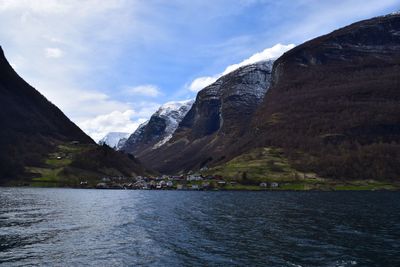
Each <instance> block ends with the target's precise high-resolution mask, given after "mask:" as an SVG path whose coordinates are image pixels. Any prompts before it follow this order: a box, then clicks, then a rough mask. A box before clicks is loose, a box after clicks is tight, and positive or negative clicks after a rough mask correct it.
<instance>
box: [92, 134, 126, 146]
mask: <svg viewBox="0 0 400 267" xmlns="http://www.w3.org/2000/svg"><path fill="white" fill-rule="evenodd" d="M128 137H129V133H121V132H111V133H108V134H107V135H106V136H104V137H103V138H102V139H101V140H100V141H99V145H103V144H106V145H108V146H109V147H111V148H113V149H115V150H120V149H121V148H122V147H123V146H124V145H125V142H126V141H127V140H128Z"/></svg>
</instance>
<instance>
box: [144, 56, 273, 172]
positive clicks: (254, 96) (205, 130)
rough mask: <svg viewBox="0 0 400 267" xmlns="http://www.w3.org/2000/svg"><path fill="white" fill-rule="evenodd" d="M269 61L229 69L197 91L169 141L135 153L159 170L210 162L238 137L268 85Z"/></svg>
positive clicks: (165, 170) (173, 169) (196, 166)
mask: <svg viewBox="0 0 400 267" xmlns="http://www.w3.org/2000/svg"><path fill="white" fill-rule="evenodd" d="M272 64H273V62H272V61H264V62H259V63H256V64H252V65H248V66H244V67H241V68H239V69H238V70H236V71H233V72H231V73H229V74H227V75H225V76H223V77H221V78H220V79H218V80H217V81H216V82H215V83H213V84H212V85H210V86H208V87H206V88H204V89H203V90H201V91H200V92H199V93H198V95H197V97H196V101H195V102H194V104H193V106H192V108H191V109H190V111H189V112H188V113H187V115H186V116H185V117H184V118H183V120H182V122H181V123H180V124H179V127H178V128H177V130H176V131H175V133H174V135H173V136H172V138H171V140H169V141H168V142H166V143H165V144H164V145H162V146H160V147H159V148H157V149H154V150H152V151H149V152H148V153H143V154H140V155H138V156H139V158H140V159H141V160H142V161H143V162H144V163H145V164H147V165H148V166H149V167H151V168H155V169H157V170H159V171H162V172H177V171H180V170H190V169H192V168H198V167H201V166H204V165H207V164H209V163H210V162H213V161H214V160H216V159H218V158H219V157H221V155H222V154H223V151H225V149H226V147H227V146H229V145H230V144H231V143H232V142H235V139H236V138H237V137H239V136H240V135H241V134H243V132H245V131H246V128H247V127H248V125H249V122H250V121H251V118H252V115H253V114H254V112H255V111H256V109H257V107H258V105H259V104H260V103H261V102H262V100H263V97H264V95H265V93H266V91H267V90H268V88H269V85H270V79H271V70H272Z"/></svg>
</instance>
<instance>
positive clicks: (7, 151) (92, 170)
mask: <svg viewBox="0 0 400 267" xmlns="http://www.w3.org/2000/svg"><path fill="white" fill-rule="evenodd" d="M0 125H1V130H0V184H2V183H6V182H8V181H15V180H16V179H17V180H19V179H22V178H23V179H28V178H35V177H36V178H35V179H41V178H43V179H59V178H60V177H61V174H62V173H63V171H64V170H65V169H66V168H67V167H68V168H69V167H71V168H69V176H68V175H64V176H63V177H62V178H63V179H64V178H65V179H67V178H68V177H72V176H73V177H75V178H74V179H75V180H78V179H80V178H79V176H81V174H82V173H85V175H86V174H87V175H88V176H90V177H96V176H99V175H105V174H107V170H106V169H102V168H106V167H108V170H113V173H119V174H125V175H127V174H130V173H135V172H138V173H139V172H141V173H142V172H143V168H142V167H141V165H140V163H139V162H138V161H137V160H136V159H134V158H132V157H131V156H130V157H128V155H122V154H121V155H119V154H118V155H116V154H114V153H117V152H113V151H108V150H107V149H106V148H103V147H99V146H97V145H96V144H95V142H94V141H93V140H92V139H91V138H90V137H89V136H87V135H86V134H85V133H84V132H83V131H82V130H81V129H79V127H77V126H76V125H75V124H74V123H73V122H71V121H70V120H69V119H68V118H67V117H66V116H65V115H64V114H63V113H62V111H61V110H60V109H58V108H57V107H56V106H55V105H54V104H52V103H51V102H49V101H48V100H47V99H46V98H45V97H44V96H43V95H41V94H40V93H39V92H38V91H36V90H35V89H34V88H33V87H32V86H30V85H29V84H28V83H27V82H25V81H24V80H23V79H22V78H21V77H20V76H19V75H18V74H17V73H16V72H15V71H14V70H13V68H12V67H11V66H10V64H9V63H8V61H7V59H6V57H5V55H4V52H3V50H2V49H1V47H0ZM82 154H86V157H85V161H83V160H82V159H83V158H81V157H80V156H81V155H82ZM112 155H115V157H116V158H120V159H121V160H120V162H123V163H118V164H116V163H115V162H113V161H112V160H111V159H110V158H111V157H112ZM92 156H93V157H95V158H97V159H100V158H102V159H103V163H104V165H105V166H104V167H103V166H97V167H95V165H94V164H92V163H93V162H91V159H93V158H92ZM56 159H59V160H56ZM93 161H94V160H93ZM70 164H72V165H74V164H75V165H79V166H80V168H77V167H72V166H70ZM122 165H124V166H122ZM85 166H86V167H85ZM59 174H60V177H59V176H58V175H59ZM44 176H46V177H44ZM60 179H61V178H60ZM28 181H30V180H29V179H28ZM75 182H76V181H75Z"/></svg>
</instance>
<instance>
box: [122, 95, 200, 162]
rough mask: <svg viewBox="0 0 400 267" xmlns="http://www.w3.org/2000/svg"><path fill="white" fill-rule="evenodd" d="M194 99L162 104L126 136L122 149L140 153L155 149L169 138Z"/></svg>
mask: <svg viewBox="0 0 400 267" xmlns="http://www.w3.org/2000/svg"><path fill="white" fill-rule="evenodd" d="M193 102H194V100H184V101H175V102H168V103H165V104H164V105H162V106H161V107H160V108H159V109H158V110H157V111H156V112H155V113H154V114H153V115H152V116H151V118H150V120H148V121H147V122H145V123H143V124H141V125H140V126H139V127H138V128H137V130H136V131H135V132H134V133H133V134H132V135H131V136H130V137H129V138H128V140H127V141H126V143H125V145H124V146H123V147H122V150H124V151H126V152H130V153H133V154H140V153H141V152H142V151H144V150H147V149H155V148H157V147H159V146H161V145H163V144H165V143H166V142H168V140H169V139H171V137H172V134H173V133H174V132H175V130H176V129H177V128H178V126H179V123H180V122H181V121H182V119H183V118H184V117H185V115H186V114H187V112H188V111H189V110H190V108H191V107H192V105H193Z"/></svg>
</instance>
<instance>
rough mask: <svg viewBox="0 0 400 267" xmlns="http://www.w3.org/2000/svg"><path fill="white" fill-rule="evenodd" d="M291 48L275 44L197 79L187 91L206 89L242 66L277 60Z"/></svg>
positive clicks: (291, 45) (292, 45)
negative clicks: (221, 69)
mask: <svg viewBox="0 0 400 267" xmlns="http://www.w3.org/2000/svg"><path fill="white" fill-rule="evenodd" d="M293 47H295V45H294V44H288V45H283V44H276V45H274V46H273V47H271V48H266V49H264V50H263V51H261V52H259V53H255V54H254V55H252V56H251V57H249V58H247V59H245V60H243V61H242V62H240V63H237V64H233V65H229V66H228V67H226V69H225V70H224V71H223V72H222V73H219V74H216V75H214V76H203V77H198V78H196V79H194V80H193V81H192V82H191V83H190V85H189V86H188V89H189V90H190V91H192V92H198V91H200V90H201V89H203V88H205V87H207V86H208V85H210V84H212V83H214V82H215V81H216V80H217V79H218V78H220V77H221V76H223V75H226V74H228V73H230V72H232V71H235V70H237V69H238V68H240V67H243V66H246V65H249V64H253V63H256V62H259V61H263V60H270V59H277V58H278V57H280V56H281V55H282V54H283V53H285V52H286V51H288V50H290V49H292V48H293Z"/></svg>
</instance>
